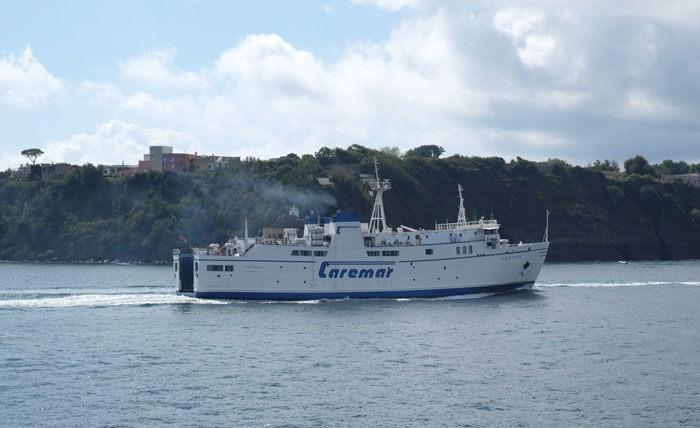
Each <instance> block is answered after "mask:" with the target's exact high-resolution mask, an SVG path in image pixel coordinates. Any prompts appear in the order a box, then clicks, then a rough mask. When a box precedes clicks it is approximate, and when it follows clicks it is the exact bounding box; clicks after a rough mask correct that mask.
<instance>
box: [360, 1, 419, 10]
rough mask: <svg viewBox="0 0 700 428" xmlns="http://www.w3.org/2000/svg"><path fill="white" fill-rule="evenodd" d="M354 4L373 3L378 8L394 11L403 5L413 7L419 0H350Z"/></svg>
mask: <svg viewBox="0 0 700 428" xmlns="http://www.w3.org/2000/svg"><path fill="white" fill-rule="evenodd" d="M352 1H353V3H355V4H373V5H375V6H376V7H378V8H380V9H386V10H389V11H391V12H396V11H398V10H400V9H402V8H404V7H413V6H416V5H417V4H418V1H419V0H352Z"/></svg>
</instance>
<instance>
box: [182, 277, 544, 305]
mask: <svg viewBox="0 0 700 428" xmlns="http://www.w3.org/2000/svg"><path fill="white" fill-rule="evenodd" d="M533 285H534V281H532V282H517V283H512V284H500V285H488V286H481V287H464V288H434V289H422V290H386V291H358V292H289V293H269V292H249V291H201V292H178V293H177V294H178V295H181V296H187V297H194V298H200V299H223V300H287V301H304V300H340V299H387V298H388V299H402V298H440V297H457V296H465V297H474V298H477V297H486V296H491V295H495V294H503V293H508V292H512V291H518V290H528V289H531V288H532V286H533Z"/></svg>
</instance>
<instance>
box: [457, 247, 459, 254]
mask: <svg viewBox="0 0 700 428" xmlns="http://www.w3.org/2000/svg"><path fill="white" fill-rule="evenodd" d="M457 255H459V247H457Z"/></svg>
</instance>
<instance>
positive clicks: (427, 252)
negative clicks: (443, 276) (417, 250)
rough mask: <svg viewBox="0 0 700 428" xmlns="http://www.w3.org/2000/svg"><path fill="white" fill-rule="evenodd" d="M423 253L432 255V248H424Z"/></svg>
mask: <svg viewBox="0 0 700 428" xmlns="http://www.w3.org/2000/svg"><path fill="white" fill-rule="evenodd" d="M425 255H426V256H432V255H433V249H432V248H428V249H426V250H425Z"/></svg>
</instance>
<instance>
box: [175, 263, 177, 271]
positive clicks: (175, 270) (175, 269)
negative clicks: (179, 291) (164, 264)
mask: <svg viewBox="0 0 700 428" xmlns="http://www.w3.org/2000/svg"><path fill="white" fill-rule="evenodd" d="M175 272H177V262H175Z"/></svg>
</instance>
